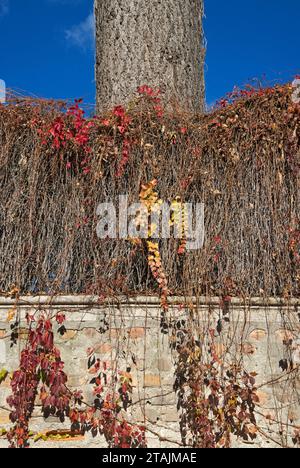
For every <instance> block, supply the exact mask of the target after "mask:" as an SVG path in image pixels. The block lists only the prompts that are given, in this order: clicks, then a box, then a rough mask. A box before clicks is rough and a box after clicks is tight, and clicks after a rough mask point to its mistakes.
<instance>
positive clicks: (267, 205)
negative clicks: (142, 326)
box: [0, 86, 300, 296]
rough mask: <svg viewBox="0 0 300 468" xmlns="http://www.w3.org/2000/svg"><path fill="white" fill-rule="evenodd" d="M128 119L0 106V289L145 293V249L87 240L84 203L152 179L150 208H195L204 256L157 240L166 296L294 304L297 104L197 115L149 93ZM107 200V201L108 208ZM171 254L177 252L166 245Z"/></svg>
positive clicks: (267, 95)
mask: <svg viewBox="0 0 300 468" xmlns="http://www.w3.org/2000/svg"><path fill="white" fill-rule="evenodd" d="M139 92H140V95H139V97H137V98H136V99H135V100H134V101H133V102H132V105H131V106H130V109H129V110H126V109H124V108H122V107H118V108H116V109H114V111H113V112H112V113H111V114H107V115H106V116H103V117H101V118H98V117H97V118H94V119H85V117H84V114H83V112H82V111H81V110H80V109H79V103H76V104H75V105H74V106H71V108H68V110H67V109H64V108H63V105H62V104H61V105H60V104H58V103H49V102H41V101H34V100H33V101H31V100H21V99H17V100H12V101H11V102H9V103H8V104H7V105H1V106H0V148H1V154H0V230H1V248H0V289H2V290H5V291H7V290H9V289H10V288H11V287H12V285H16V286H18V287H19V288H20V290H21V291H22V292H25V293H36V292H41V291H43V292H53V293H60V292H71V293H79V292H93V291H99V287H100V288H101V290H102V291H106V292H107V293H109V294H111V293H112V292H113V293H120V292H123V293H127V294H134V293H139V292H145V291H147V292H153V291H156V290H157V286H156V282H155V281H154V280H153V277H152V274H151V271H150V270H149V268H148V267H147V262H145V258H146V255H147V254H146V252H145V247H143V248H142V247H141V248H138V247H137V246H133V245H132V244H131V243H130V242H127V241H126V240H116V241H115V242H112V241H111V240H108V241H106V240H101V241H100V240H99V239H98V238H97V235H96V224H97V216H96V207H97V205H98V203H99V202H103V201H115V202H117V196H118V195H119V194H124V193H128V194H129V202H137V201H138V200H139V194H140V191H141V186H142V185H143V184H147V183H149V182H150V181H152V180H154V179H156V180H157V188H156V190H157V192H158V195H159V198H161V199H163V200H165V201H170V202H171V201H172V200H174V199H175V198H176V197H177V196H180V197H181V199H182V201H197V202H203V203H205V229H206V240H205V246H204V248H203V249H201V250H199V251H195V252H189V253H188V254H187V255H178V254H176V251H177V249H178V248H179V247H180V246H179V245H177V244H178V243H176V244H173V243H172V241H171V242H163V241H161V242H160V245H159V250H160V255H161V257H162V261H163V265H164V271H165V273H166V276H167V278H168V287H169V289H170V292H171V294H172V293H182V292H184V293H186V294H200V293H204V294H216V295H218V294H220V295H221V294H223V293H224V292H225V293H226V294H231V295H254V294H256V295H260V294H265V295H268V296H272V295H284V296H289V295H293V296H298V295H299V284H298V282H299V259H298V253H299V235H298V233H299V219H298V213H299V190H298V184H299V176H298V171H299V132H300V130H299V112H300V111H299V106H296V105H293V103H292V101H291V94H292V88H291V87H290V86H285V87H281V86H277V87H275V88H271V89H266V90H265V89H264V90H253V89H249V90H247V91H243V92H242V93H239V94H238V95H237V96H231V97H230V99H229V100H228V101H222V102H221V104H220V106H219V108H218V109H217V110H215V111H213V112H212V113H210V114H208V115H205V116H191V115H183V114H180V113H178V114H177V115H169V114H167V113H164V112H163V109H162V106H161V104H160V99H159V97H158V95H157V94H156V93H154V92H153V91H151V89H150V88H148V87H143V88H142V89H140V90H139ZM116 204H117V203H116ZM179 251H180V249H179Z"/></svg>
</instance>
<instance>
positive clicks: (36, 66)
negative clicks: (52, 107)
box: [0, 0, 300, 104]
mask: <svg viewBox="0 0 300 468" xmlns="http://www.w3.org/2000/svg"><path fill="white" fill-rule="evenodd" d="M108 1H109V0H108ZM205 8H206V20H205V33H206V38H207V47H208V51H207V59H206V86H207V102H208V104H210V103H213V102H214V101H215V100H216V99H218V98H220V97H221V96H223V95H224V94H225V93H226V92H227V91H231V90H232V89H233V87H234V86H235V85H238V86H241V85H243V84H245V83H247V82H249V81H250V80H251V79H254V78H257V79H260V80H263V79H264V76H266V79H267V80H268V81H271V82H273V81H282V80H284V81H285V80H289V79H292V77H293V76H294V75H295V74H300V60H299V57H300V31H299V24H300V1H299V0H284V1H283V0H248V1H247V2H245V1H242V0H228V1H224V0H206V7H205ZM92 11H93V0H0V79H1V78H2V79H4V80H5V81H6V84H7V86H8V87H10V88H14V89H20V90H23V92H31V93H32V94H34V95H37V96H42V97H53V98H75V97H83V98H84V100H85V101H86V102H87V103H93V102H94V95H95V91H94V89H95V83H94V46H93V17H92Z"/></svg>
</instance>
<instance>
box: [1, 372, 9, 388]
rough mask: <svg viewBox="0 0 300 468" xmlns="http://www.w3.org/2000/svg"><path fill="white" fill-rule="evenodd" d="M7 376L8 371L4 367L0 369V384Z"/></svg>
mask: <svg viewBox="0 0 300 468" xmlns="http://www.w3.org/2000/svg"><path fill="white" fill-rule="evenodd" d="M7 376H8V371H7V370H6V369H1V371H0V384H2V382H4V380H5V379H6V377H7Z"/></svg>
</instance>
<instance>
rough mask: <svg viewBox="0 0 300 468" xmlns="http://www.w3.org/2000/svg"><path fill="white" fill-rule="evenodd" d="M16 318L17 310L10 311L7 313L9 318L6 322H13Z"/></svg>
mask: <svg viewBox="0 0 300 468" xmlns="http://www.w3.org/2000/svg"><path fill="white" fill-rule="evenodd" d="M15 316H16V309H15V308H14V309H10V310H9V311H8V312H7V317H6V321H7V322H12V321H13V320H14V318H15Z"/></svg>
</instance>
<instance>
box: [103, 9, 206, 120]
mask: <svg viewBox="0 0 300 468" xmlns="http://www.w3.org/2000/svg"><path fill="white" fill-rule="evenodd" d="M95 18H96V85H97V109H98V111H102V110H106V109H108V108H111V107H112V106H114V105H118V104H126V103H127V102H128V101H130V99H131V98H132V97H133V96H134V94H135V92H136V90H137V87H138V86H141V85H149V86H152V87H159V88H160V89H161V90H162V91H163V92H164V96H165V99H166V101H167V102H168V103H170V104H179V105H180V106H181V107H183V108H184V109H186V110H190V111H201V110H202V109H203V106H204V58H205V48H204V36H203V28H202V19H203V0H95Z"/></svg>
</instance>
